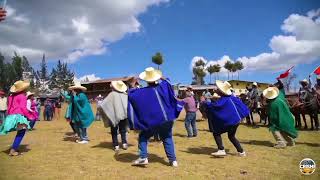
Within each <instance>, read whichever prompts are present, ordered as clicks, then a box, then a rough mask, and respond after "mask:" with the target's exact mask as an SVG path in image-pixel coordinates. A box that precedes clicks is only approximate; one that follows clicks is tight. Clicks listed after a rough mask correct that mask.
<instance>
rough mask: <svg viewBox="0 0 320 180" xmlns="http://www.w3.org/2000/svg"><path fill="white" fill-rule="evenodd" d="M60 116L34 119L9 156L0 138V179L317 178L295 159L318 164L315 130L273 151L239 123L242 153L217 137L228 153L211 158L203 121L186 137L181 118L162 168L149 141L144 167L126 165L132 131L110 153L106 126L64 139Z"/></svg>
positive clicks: (132, 155) (8, 139)
mask: <svg viewBox="0 0 320 180" xmlns="http://www.w3.org/2000/svg"><path fill="white" fill-rule="evenodd" d="M63 114H64V113H63V110H62V113H61V117H60V118H59V119H58V120H54V121H52V122H47V121H40V122H38V124H36V127H35V128H36V129H35V130H34V131H30V132H28V133H27V134H26V136H25V139H24V140H23V142H22V146H21V149H20V150H21V151H22V152H24V154H23V155H22V156H18V157H9V156H8V155H7V153H8V149H9V148H10V146H11V143H12V140H13V138H14V136H15V133H10V134H9V135H7V136H1V137H0V179H10V180H11V179H41V180H42V179H122V178H126V179H288V180H289V179H290V180H291V179H320V169H319V168H318V169H317V170H316V172H315V173H314V174H313V175H311V176H303V175H301V173H300V171H299V162H300V161H301V160H302V159H303V158H307V157H309V158H312V159H313V160H315V162H316V163H317V165H318V166H320V132H315V131H300V134H299V138H298V139H297V145H296V146H295V147H290V148H287V149H280V150H279V149H274V148H272V145H273V143H274V140H273V137H272V135H271V133H270V132H269V131H268V129H267V128H266V127H259V128H252V127H247V126H244V125H241V126H240V127H239V130H238V133H237V137H238V138H239V140H240V141H241V143H242V145H243V147H244V149H245V151H246V152H247V157H243V158H242V157H238V156H236V150H235V148H234V147H233V146H232V145H231V143H230V142H229V141H228V140H227V137H226V135H224V136H223V139H224V144H225V148H226V150H227V151H228V152H229V155H228V156H226V157H224V158H213V157H211V156H210V153H212V152H214V151H216V148H217V147H216V144H215V142H214V140H213V137H212V135H211V134H210V133H209V132H208V131H207V129H208V127H207V126H208V125H207V122H206V121H199V122H198V129H199V136H198V137H197V138H193V139H187V138H186V131H185V128H184V123H183V120H182V119H183V116H184V114H183V113H182V114H181V117H180V118H179V120H177V121H176V123H175V126H174V140H175V148H176V154H177V158H178V162H179V167H178V168H172V167H170V166H168V161H167V159H166V156H165V153H164V150H163V147H162V144H159V143H157V142H151V143H150V144H149V153H150V155H149V163H150V164H149V165H148V166H147V167H145V168H139V167H132V166H131V162H132V161H133V160H135V159H136V158H137V157H138V156H137V135H138V134H137V133H135V132H133V131H130V134H129V137H128V140H129V144H130V147H129V149H128V150H126V151H124V150H122V151H120V153H119V154H118V155H115V153H114V151H113V150H112V143H111V134H110V129H106V128H104V126H103V123H102V122H99V121H96V122H94V123H93V125H92V126H91V127H90V128H89V138H90V140H91V141H90V142H89V144H85V145H80V144H76V143H75V142H74V141H73V139H72V138H70V137H68V136H67V135H68V133H70V132H71V131H70V127H69V125H68V124H67V123H66V121H65V120H64V118H63Z"/></svg>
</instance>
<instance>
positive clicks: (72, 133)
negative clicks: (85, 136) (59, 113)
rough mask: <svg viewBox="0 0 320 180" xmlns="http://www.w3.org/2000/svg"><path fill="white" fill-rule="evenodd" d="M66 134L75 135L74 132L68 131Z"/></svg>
mask: <svg viewBox="0 0 320 180" xmlns="http://www.w3.org/2000/svg"><path fill="white" fill-rule="evenodd" d="M64 135H66V136H73V135H74V132H66V133H65V134H64Z"/></svg>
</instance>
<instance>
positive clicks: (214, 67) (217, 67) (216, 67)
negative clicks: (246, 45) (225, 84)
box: [213, 64, 221, 80]
mask: <svg viewBox="0 0 320 180" xmlns="http://www.w3.org/2000/svg"><path fill="white" fill-rule="evenodd" d="M213 69H214V72H215V74H216V80H217V79H219V72H220V70H221V66H220V64H215V65H213Z"/></svg>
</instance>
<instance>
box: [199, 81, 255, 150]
mask: <svg viewBox="0 0 320 180" xmlns="http://www.w3.org/2000/svg"><path fill="white" fill-rule="evenodd" d="M216 86H217V91H216V93H217V94H218V95H219V96H221V97H220V98H219V99H218V100H217V101H211V102H208V101H206V103H205V104H206V108H207V113H209V116H210V117H211V118H210V120H211V121H212V130H213V137H214V139H215V141H216V144H217V146H218V151H217V152H214V153H212V154H211V155H213V156H226V155H227V153H226V151H225V149H224V146H223V143H222V138H221V134H223V133H228V138H229V140H230V141H231V143H232V144H233V145H234V146H235V147H236V149H237V151H238V155H239V156H246V153H245V151H244V150H243V148H242V147H241V145H240V143H239V141H238V140H237V138H236V137H235V135H236V132H237V129H238V126H239V124H240V121H241V120H242V119H243V118H245V117H247V116H248V114H249V109H248V108H247V106H246V105H245V104H243V103H242V102H241V100H240V99H239V98H237V97H235V96H233V95H232V92H231V85H230V83H229V82H227V81H224V82H223V81H219V80H217V81H216ZM201 101H203V102H204V101H205V99H204V98H202V99H201Z"/></svg>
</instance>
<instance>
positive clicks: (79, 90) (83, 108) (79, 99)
mask: <svg viewBox="0 0 320 180" xmlns="http://www.w3.org/2000/svg"><path fill="white" fill-rule="evenodd" d="M69 90H71V91H73V99H72V105H71V108H72V109H71V116H70V118H71V120H72V122H74V124H75V130H76V131H77V134H78V136H79V137H80V140H77V141H76V142H77V143H79V144H87V143H88V141H89V139H88V136H87V128H88V127H89V126H90V125H91V123H92V122H93V120H94V116H93V112H92V109H91V105H90V102H89V100H88V98H87V96H86V95H85V94H84V93H83V91H86V90H87V88H85V87H83V86H81V85H75V86H71V87H69Z"/></svg>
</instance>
